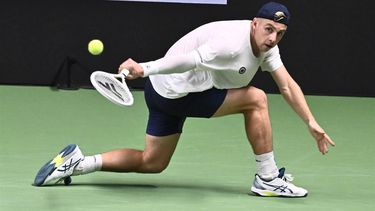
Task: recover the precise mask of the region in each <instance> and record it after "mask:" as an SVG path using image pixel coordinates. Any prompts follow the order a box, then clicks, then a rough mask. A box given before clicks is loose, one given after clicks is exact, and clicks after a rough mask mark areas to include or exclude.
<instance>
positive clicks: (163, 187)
mask: <svg viewBox="0 0 375 211" xmlns="http://www.w3.org/2000/svg"><path fill="white" fill-rule="evenodd" d="M69 186H73V187H78V186H87V187H96V188H103V189H112V190H117V191H119V190H122V191H133V190H137V191H140V190H142V189H144V190H145V192H146V191H150V190H154V191H171V190H173V191H189V192H202V193H204V192H216V193H225V194H235V195H238V194H244V193H246V194H247V192H246V191H245V192H244V190H243V189H239V188H238V187H228V186H217V185H214V184H211V185H203V184H197V185H196V184H186V183H184V184H183V183H181V184H179V183H160V184H157V185H154V184H126V183H97V182H92V183H73V184H70V185H69Z"/></svg>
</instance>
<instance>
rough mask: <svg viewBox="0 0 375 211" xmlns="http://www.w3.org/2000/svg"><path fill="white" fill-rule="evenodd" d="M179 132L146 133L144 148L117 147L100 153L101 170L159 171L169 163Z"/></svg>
mask: <svg viewBox="0 0 375 211" xmlns="http://www.w3.org/2000/svg"><path fill="white" fill-rule="evenodd" d="M179 137H180V134H173V135H168V136H163V137H157V136H152V135H146V138H145V139H146V143H145V148H144V150H143V151H142V150H136V149H118V150H113V151H110V152H105V153H103V154H102V162H103V164H102V168H101V170H102V171H114V172H138V173H159V172H162V171H163V170H164V169H165V168H166V167H167V166H168V164H169V161H170V160H171V158H172V155H173V153H174V150H175V148H176V146H177V142H178V139H179Z"/></svg>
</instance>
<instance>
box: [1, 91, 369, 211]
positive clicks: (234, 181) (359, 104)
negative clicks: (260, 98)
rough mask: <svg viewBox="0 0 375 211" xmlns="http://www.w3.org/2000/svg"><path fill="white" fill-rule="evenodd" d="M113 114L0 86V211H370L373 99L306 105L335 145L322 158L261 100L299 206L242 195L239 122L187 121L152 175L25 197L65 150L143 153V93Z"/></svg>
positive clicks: (91, 95)
mask: <svg viewBox="0 0 375 211" xmlns="http://www.w3.org/2000/svg"><path fill="white" fill-rule="evenodd" d="M134 95H135V104H134V106H132V107H128V108H121V107H119V106H117V105H114V104H111V103H110V102H109V101H107V100H105V99H104V98H103V97H102V96H100V95H99V94H98V93H97V92H96V91H95V90H91V89H81V90H77V91H64V90H59V91H53V90H51V89H49V88H48V87H25V86H0V149H1V153H0V210H1V211H8V210H17V211H18V210H38V211H43V210H90V211H94V210H101V211H102V210H163V211H164V210H178V211H181V210H215V211H216V210H304V211H305V210H314V211H316V210H330V211H333V210H356V211H359V210H375V202H374V193H375V168H374V163H375V162H374V161H375V159H374V154H375V138H374V137H375V136H374V131H375V99H374V98H358V97H325V96H307V100H308V102H309V104H310V106H311V108H312V110H313V113H314V114H315V116H316V118H317V119H318V121H319V122H320V124H321V125H322V126H323V127H324V128H325V130H326V131H327V133H328V134H329V135H330V136H331V138H332V139H333V140H334V141H335V142H336V144H337V146H336V147H335V148H331V150H330V152H329V153H328V154H327V155H324V156H323V155H321V154H320V153H319V152H318V150H317V147H316V145H315V143H314V141H313V139H312V138H311V136H310V135H309V133H308V131H307V129H306V126H305V125H304V124H303V123H302V121H301V120H300V119H299V118H298V117H297V116H296V114H294V113H293V112H292V110H291V109H290V108H289V107H288V106H287V105H286V103H284V101H283V100H282V97H281V96H280V95H276V94H270V95H268V96H269V104H270V115H271V119H272V126H273V130H274V148H275V149H274V151H275V156H276V161H277V164H278V166H279V167H282V166H285V167H286V168H287V171H288V173H292V174H293V176H294V177H295V181H294V182H295V184H297V185H300V186H302V187H305V188H306V189H308V190H309V195H308V197H306V198H300V199H291V198H261V197H257V196H254V195H251V194H250V195H249V194H248V193H249V189H250V185H251V183H252V180H253V178H254V171H255V163H254V157H253V154H252V151H251V149H250V145H249V144H248V142H247V140H246V136H245V133H244V129H243V119H242V116H241V115H233V116H228V117H222V118H216V119H209V120H208V119H195V118H191V119H188V120H187V121H186V124H185V128H184V133H183V135H182V138H181V140H180V143H179V145H178V147H177V149H176V152H175V154H174V157H173V158H172V161H171V163H170V165H169V167H168V168H167V169H166V170H165V171H164V172H163V173H161V174H134V173H129V174H121V173H108V172H96V173H93V174H90V175H84V176H78V177H73V183H72V185H70V186H64V185H58V186H52V187H39V188H38V187H34V186H32V185H31V183H32V182H33V180H34V176H35V174H36V173H37V171H38V169H39V168H40V167H41V166H42V165H43V164H44V163H45V162H47V161H48V160H49V159H51V158H52V157H54V156H55V155H56V154H57V153H58V152H59V151H60V150H61V149H62V148H64V147H65V146H66V145H67V144H70V143H76V144H78V145H79V146H80V148H81V150H82V151H83V153H84V154H86V155H92V154H97V153H99V152H104V151H108V150H112V149H116V148H124V147H127V148H140V149H142V148H143V145H144V141H143V138H144V130H145V129H144V127H145V124H146V119H147V108H146V106H145V103H144V99H143V92H142V91H135V92H134Z"/></svg>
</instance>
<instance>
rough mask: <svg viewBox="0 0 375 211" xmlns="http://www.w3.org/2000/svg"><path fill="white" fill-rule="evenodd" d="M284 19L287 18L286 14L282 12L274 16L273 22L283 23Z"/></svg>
mask: <svg viewBox="0 0 375 211" xmlns="http://www.w3.org/2000/svg"><path fill="white" fill-rule="evenodd" d="M284 18H286V15H285V14H284V12H281V11H277V12H275V14H274V15H273V20H274V21H276V22H279V21H282V20H283V19H284Z"/></svg>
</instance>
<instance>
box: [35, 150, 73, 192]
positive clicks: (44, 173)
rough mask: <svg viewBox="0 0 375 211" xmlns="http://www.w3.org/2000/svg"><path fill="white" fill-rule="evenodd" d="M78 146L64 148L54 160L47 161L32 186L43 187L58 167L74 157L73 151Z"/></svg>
mask: <svg viewBox="0 0 375 211" xmlns="http://www.w3.org/2000/svg"><path fill="white" fill-rule="evenodd" d="M77 147H78V146H77V145H76V144H70V145H68V146H66V147H65V148H64V149H63V150H61V151H60V153H59V154H58V155H57V156H56V157H55V158H54V159H51V160H49V161H48V162H47V163H46V164H44V166H43V167H42V168H41V169H40V170H39V171H38V173H37V175H36V177H35V180H34V183H33V185H34V186H43V185H45V184H44V182H45V180H46V179H47V177H48V176H50V175H51V174H52V173H53V172H54V171H55V170H56V169H57V167H58V166H59V165H61V164H63V163H65V162H66V161H67V160H69V159H70V158H71V157H72V156H73V155H74V153H73V152H74V150H75V149H76V148H77ZM65 178H66V177H64V178H61V179H59V180H58V181H57V182H56V183H58V182H59V181H62V180H64V179H65Z"/></svg>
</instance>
